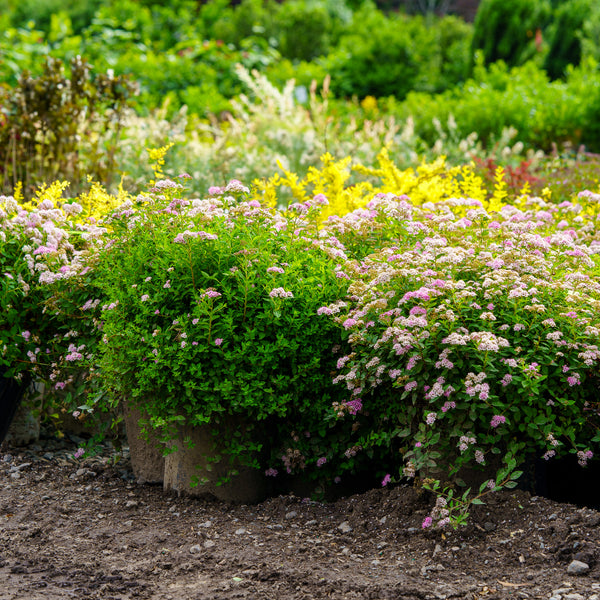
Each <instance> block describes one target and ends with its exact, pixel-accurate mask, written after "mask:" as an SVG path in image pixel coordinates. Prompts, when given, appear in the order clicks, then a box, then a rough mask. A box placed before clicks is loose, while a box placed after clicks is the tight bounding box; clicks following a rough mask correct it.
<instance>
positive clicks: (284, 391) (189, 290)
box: [95, 179, 347, 474]
mask: <svg viewBox="0 0 600 600" xmlns="http://www.w3.org/2000/svg"><path fill="white" fill-rule="evenodd" d="M182 181H185V179H180V180H178V181H173V180H170V179H162V180H159V181H157V182H155V184H154V186H153V187H152V188H151V189H150V191H149V192H148V193H145V194H141V195H139V196H138V197H137V198H136V199H135V200H132V201H128V202H126V203H124V204H123V205H122V206H121V207H119V208H118V209H117V210H116V211H115V212H114V214H113V215H112V217H111V219H110V220H109V222H108V223H107V226H108V227H109V228H110V229H111V234H110V237H111V241H110V242H109V244H108V245H107V248H106V249H105V250H104V251H103V252H102V253H101V255H100V258H99V260H98V263H97V265H96V266H95V277H96V282H97V285H98V286H99V287H100V288H101V289H102V291H103V293H104V294H105V295H106V298H107V299H106V300H105V301H104V302H103V304H102V305H101V306H100V309H101V312H102V317H101V318H102V321H103V343H102V344H101V345H100V348H99V353H98V355H97V357H96V358H97V362H98V365H99V373H100V377H101V379H102V382H103V386H104V387H105V388H106V389H107V390H109V391H110V392H111V398H112V402H121V401H123V400H126V401H127V402H129V403H131V404H134V405H137V406H139V407H140V408H141V409H142V410H143V413H144V414H145V416H146V418H147V427H148V428H154V429H156V430H157V431H158V432H159V435H161V436H162V439H163V440H164V441H165V442H167V441H168V439H170V438H171V437H172V436H173V435H174V434H175V432H176V430H177V426H178V425H179V424H180V423H185V424H187V425H192V426H193V425H199V426H200V425H203V424H208V425H209V426H210V427H211V429H212V430H213V432H214V434H215V436H216V437H218V438H219V442H220V445H221V446H222V445H225V449H224V451H223V452H224V454H225V455H228V459H231V460H232V462H233V461H234V459H235V461H237V462H238V464H239V463H240V462H241V463H242V464H246V465H251V466H256V467H258V466H262V467H263V468H264V469H269V473H270V474H273V473H274V471H276V470H278V469H282V468H283V469H285V470H287V469H289V471H290V472H291V471H292V470H302V469H303V468H304V466H308V465H310V464H311V463H312V464H315V463H316V461H317V460H318V459H319V458H321V454H320V453H319V451H318V448H316V447H313V448H312V450H310V452H309V451H308V450H307V448H308V449H310V448H309V447H310V446H311V444H312V445H313V446H315V444H317V442H316V440H319V439H322V437H323V436H324V433H325V430H326V429H327V428H328V427H329V424H328V423H326V421H325V420H324V419H323V416H324V415H326V414H327V411H328V408H329V407H330V406H331V403H332V402H333V401H336V399H337V400H341V395H340V394H341V390H340V389H339V388H338V387H337V386H335V385H334V384H333V382H332V380H333V375H334V374H335V362H336V356H335V355H334V351H335V350H336V347H338V348H339V347H340V346H341V345H342V343H343V334H342V330H341V329H340V328H339V327H338V326H337V324H335V323H334V322H333V321H323V320H321V319H320V318H319V316H318V315H317V309H318V308H319V306H322V305H323V304H326V303H329V302H332V301H334V300H335V299H336V298H338V297H340V296H341V295H343V294H344V292H345V289H346V287H347V282H346V281H345V280H344V278H342V277H339V276H338V274H337V273H336V271H335V265H336V263H335V262H334V260H333V259H332V258H331V257H330V254H331V255H334V254H335V248H332V247H330V245H329V242H328V240H323V241H322V240H320V239H319V238H318V236H317V235H316V233H317V232H316V227H315V221H314V219H313V218H312V217H311V214H312V213H313V212H318V209H319V204H320V203H324V202H325V199H324V198H315V199H314V201H309V202H306V203H304V204H296V205H294V206H291V207H290V209H289V211H287V212H285V213H282V212H279V211H276V210H272V209H266V208H264V207H263V206H261V205H260V203H259V202H258V201H256V200H249V194H248V189H247V188H245V187H244V186H243V185H242V184H241V183H240V182H238V181H231V182H230V183H229V184H228V185H227V186H226V187H223V188H217V187H213V188H211V189H210V190H209V195H208V196H207V197H205V198H195V199H194V198H188V197H187V194H186V193H185V190H184V189H183V185H182V183H181V182H182ZM338 397H339V398H338ZM232 423H233V425H232ZM226 426H227V427H229V429H227V430H226V431H225V430H224V427H226ZM319 432H321V433H319ZM321 434H322V435H321ZM294 440H296V441H299V440H304V450H302V451H301V450H300V449H299V447H298V445H297V444H295V441H294ZM288 442H289V443H288ZM286 444H287V445H286ZM270 450H273V452H275V453H276V454H275V455H274V456H273V457H271V456H270V455H269V452H270ZM265 453H266V456H265Z"/></svg>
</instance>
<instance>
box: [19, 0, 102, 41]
mask: <svg viewBox="0 0 600 600" xmlns="http://www.w3.org/2000/svg"><path fill="white" fill-rule="evenodd" d="M103 3H104V0H22V1H21V2H14V3H13V7H12V11H10V18H11V24H12V26H13V27H24V26H26V25H27V23H28V22H33V23H34V26H35V27H36V28H38V29H41V30H42V31H44V32H45V33H49V32H50V29H51V23H52V18H53V17H54V16H56V15H58V14H62V15H64V16H67V17H68V19H69V20H70V21H71V23H72V24H73V30H74V31H75V33H80V32H81V31H82V30H83V29H85V28H86V27H87V26H88V25H89V24H90V23H91V22H92V19H93V17H94V14H95V12H96V10H98V8H100V6H101V5H102V4H103Z"/></svg>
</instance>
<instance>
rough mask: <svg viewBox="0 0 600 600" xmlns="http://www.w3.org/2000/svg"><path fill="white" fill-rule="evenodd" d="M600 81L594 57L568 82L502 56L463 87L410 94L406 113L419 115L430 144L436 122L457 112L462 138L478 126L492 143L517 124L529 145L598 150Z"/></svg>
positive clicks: (481, 136) (421, 130)
mask: <svg viewBox="0 0 600 600" xmlns="http://www.w3.org/2000/svg"><path fill="white" fill-rule="evenodd" d="M599 86H600V77H599V75H598V73H597V71H596V66H595V65H594V64H592V63H589V64H585V65H582V66H581V67H580V68H578V69H574V70H572V71H570V72H569V73H568V76H567V79H566V81H564V82H563V81H554V82H550V81H549V79H548V76H547V75H546V73H545V71H543V70H541V69H540V68H538V67H537V66H535V64H534V63H531V62H530V63H527V64H525V65H523V66H521V67H514V68H512V69H509V68H508V67H507V66H506V65H505V64H504V63H503V62H498V63H496V64H494V65H491V66H490V67H489V69H484V68H483V67H482V65H478V66H477V67H476V69H475V72H474V77H473V79H470V80H468V81H467V82H466V83H465V84H464V86H463V87H462V88H460V89H459V88H456V89H453V90H449V91H447V92H445V93H443V94H441V95H439V96H428V95H425V94H418V93H411V94H409V96H408V98H407V100H406V102H405V103H404V104H403V105H402V109H401V114H402V115H403V116H404V117H407V116H408V115H412V116H413V117H414V119H415V126H416V131H417V132H418V134H419V135H420V136H421V137H422V138H423V139H424V140H425V141H426V142H427V144H433V143H434V142H435V140H436V139H438V137H439V133H438V131H437V129H436V122H439V121H441V122H447V120H448V119H449V117H450V116H451V115H452V117H453V118H454V119H455V121H456V126H457V135H458V136H459V137H460V138H466V137H467V136H468V135H469V134H470V133H472V132H477V135H478V137H479V139H480V140H482V141H483V143H484V144H487V145H488V147H489V146H491V145H492V144H493V141H494V140H495V139H498V138H499V136H500V134H501V132H502V131H503V130H504V129H506V128H508V127H513V128H515V129H516V130H517V131H518V132H519V139H520V140H522V141H523V142H524V143H525V144H526V145H527V146H528V147H532V148H536V149H538V148H540V149H542V150H545V151H549V150H551V149H552V148H553V146H554V145H555V144H556V145H561V144H564V143H568V144H570V145H571V146H573V147H577V146H578V145H579V144H581V143H584V144H586V145H587V146H588V148H589V149H590V150H591V151H597V150H598V149H600V137H599V136H598V128H597V125H596V123H597V117H596V115H597V114H598V106H599V104H598V103H599V97H600V96H599V94H600V87H599Z"/></svg>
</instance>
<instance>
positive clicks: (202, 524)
mask: <svg viewBox="0 0 600 600" xmlns="http://www.w3.org/2000/svg"><path fill="white" fill-rule="evenodd" d="M198 527H212V521H204V523H200V525H198Z"/></svg>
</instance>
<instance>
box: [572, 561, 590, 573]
mask: <svg viewBox="0 0 600 600" xmlns="http://www.w3.org/2000/svg"><path fill="white" fill-rule="evenodd" d="M589 569H590V566H589V565H588V564H587V563H584V562H581V561H580V560H574V561H572V562H571V564H570V565H569V566H568V567H567V573H570V574H571V575H581V574H582V573H585V572H586V571H589Z"/></svg>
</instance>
